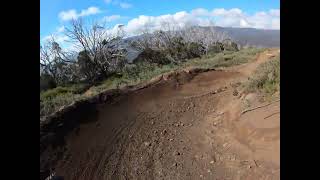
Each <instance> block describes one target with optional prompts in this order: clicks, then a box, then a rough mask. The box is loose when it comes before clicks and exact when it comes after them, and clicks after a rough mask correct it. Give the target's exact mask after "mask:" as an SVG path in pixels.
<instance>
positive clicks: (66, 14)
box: [59, 6, 101, 21]
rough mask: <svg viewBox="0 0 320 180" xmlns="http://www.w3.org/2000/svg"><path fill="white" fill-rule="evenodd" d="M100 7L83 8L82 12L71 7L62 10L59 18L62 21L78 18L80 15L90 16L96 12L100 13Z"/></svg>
mask: <svg viewBox="0 0 320 180" xmlns="http://www.w3.org/2000/svg"><path fill="white" fill-rule="evenodd" d="M100 12H101V11H100V9H99V8H97V7H93V6H92V7H89V8H88V9H83V10H81V12H80V13H77V11H76V10H75V9H70V10H68V11H62V12H60V13H59V18H60V19H61V20H62V21H68V20H71V19H77V18H79V17H82V16H90V15H94V14H98V13H100Z"/></svg>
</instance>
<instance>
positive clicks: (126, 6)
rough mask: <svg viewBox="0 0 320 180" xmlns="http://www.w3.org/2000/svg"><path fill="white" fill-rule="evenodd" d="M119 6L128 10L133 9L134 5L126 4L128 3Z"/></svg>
mask: <svg viewBox="0 0 320 180" xmlns="http://www.w3.org/2000/svg"><path fill="white" fill-rule="evenodd" d="M119 5H120V7H121V8H123V9H128V8H131V7H132V4H129V3H126V2H121V3H120V4H119Z"/></svg>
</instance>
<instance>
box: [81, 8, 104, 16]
mask: <svg viewBox="0 0 320 180" xmlns="http://www.w3.org/2000/svg"><path fill="white" fill-rule="evenodd" d="M100 12H101V11H100V9H99V8H97V7H89V8H88V9H84V10H82V11H81V13H80V14H79V16H90V15H93V14H98V13H100Z"/></svg>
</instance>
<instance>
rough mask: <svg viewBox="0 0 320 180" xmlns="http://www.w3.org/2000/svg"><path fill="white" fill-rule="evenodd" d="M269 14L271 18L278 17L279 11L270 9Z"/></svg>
mask: <svg viewBox="0 0 320 180" xmlns="http://www.w3.org/2000/svg"><path fill="white" fill-rule="evenodd" d="M269 13H270V14H271V15H272V16H276V17H280V9H270V11H269Z"/></svg>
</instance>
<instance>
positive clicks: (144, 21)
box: [125, 8, 280, 34]
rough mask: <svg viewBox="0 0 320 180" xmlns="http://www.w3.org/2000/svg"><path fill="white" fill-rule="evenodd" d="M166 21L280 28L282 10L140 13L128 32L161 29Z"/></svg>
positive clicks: (129, 26)
mask: <svg viewBox="0 0 320 180" xmlns="http://www.w3.org/2000/svg"><path fill="white" fill-rule="evenodd" d="M164 22H171V24H172V25H173V26H175V27H185V26H190V25H198V26H210V25H213V22H214V25H217V26H222V27H248V28H260V29H280V10H279V9H271V10H269V11H268V12H263V11H261V12H257V13H255V14H253V15H248V14H247V13H245V12H243V11H242V10H241V9H238V8H232V9H229V10H228V9H223V8H219V9H213V10H211V11H209V10H207V9H204V8H197V9H194V10H192V11H191V12H186V11H181V12H177V13H175V14H165V15H160V16H145V15H140V16H138V17H137V18H134V19H131V20H130V21H129V22H128V23H127V25H126V26H125V30H126V31H127V33H128V34H138V33H140V32H141V31H142V30H144V29H145V28H148V29H149V30H159V29H162V28H164V27H165V26H164V24H163V23H164Z"/></svg>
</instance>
